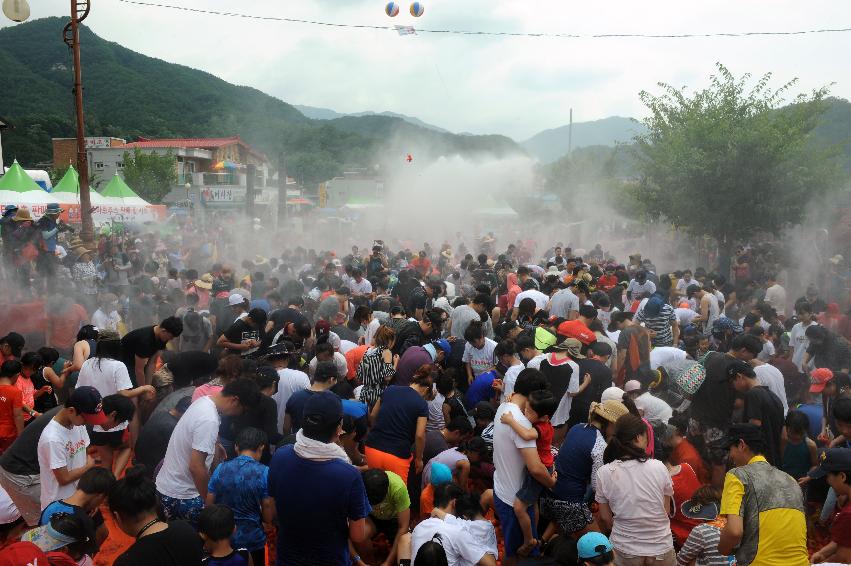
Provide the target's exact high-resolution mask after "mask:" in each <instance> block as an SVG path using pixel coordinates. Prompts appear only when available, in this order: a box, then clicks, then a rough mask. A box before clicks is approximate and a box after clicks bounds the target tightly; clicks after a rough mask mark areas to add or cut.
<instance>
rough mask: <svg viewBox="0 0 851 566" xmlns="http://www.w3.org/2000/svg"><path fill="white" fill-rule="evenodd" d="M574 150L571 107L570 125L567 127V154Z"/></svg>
mask: <svg viewBox="0 0 851 566" xmlns="http://www.w3.org/2000/svg"><path fill="white" fill-rule="evenodd" d="M572 151H573V108H571V109H570V125H569V126H568V127H567V155H568V156H570V154H571V152H572Z"/></svg>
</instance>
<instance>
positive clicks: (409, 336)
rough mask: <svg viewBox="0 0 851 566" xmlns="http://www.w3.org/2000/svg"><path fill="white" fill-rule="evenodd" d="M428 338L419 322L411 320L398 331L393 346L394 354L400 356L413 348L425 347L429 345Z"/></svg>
mask: <svg viewBox="0 0 851 566" xmlns="http://www.w3.org/2000/svg"><path fill="white" fill-rule="evenodd" d="M428 341H429V340H428V337H427V336H426V335H425V333H423V329H422V328H420V323H419V322H414V321H412V320H409V321H407V322H405V323H404V324H403V325H402V326H401V327H400V328H399V329H398V330H397V331H396V342H395V343H394V344H393V353H394V354H399V355H400V356H401V355H402V354H404V353H405V350H407V349H408V348H410V347H411V346H423V345H425V344H427V343H428Z"/></svg>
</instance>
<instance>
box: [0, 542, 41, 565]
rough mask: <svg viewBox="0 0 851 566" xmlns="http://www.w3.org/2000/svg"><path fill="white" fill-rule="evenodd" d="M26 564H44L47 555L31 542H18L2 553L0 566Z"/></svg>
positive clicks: (0, 553)
mask: <svg viewBox="0 0 851 566" xmlns="http://www.w3.org/2000/svg"><path fill="white" fill-rule="evenodd" d="M26 564H39V565H40V564H44V565H45V566H47V564H48V562H47V555H46V554H45V553H44V552H43V551H42V550H41V549H40V548H39V547H37V546H36V545H34V544H33V543H31V542H16V543H13V544H10V545H9V546H7V547H5V548H4V549H3V551H2V552H0V566H24V565H26Z"/></svg>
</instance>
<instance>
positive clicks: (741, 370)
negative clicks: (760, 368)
mask: <svg viewBox="0 0 851 566" xmlns="http://www.w3.org/2000/svg"><path fill="white" fill-rule="evenodd" d="M738 374H742V375H746V376H748V377H756V373H755V372H754V370H753V367H751V365H750V364H749V363H747V362H743V361H741V360H736V361H735V362H733V363H732V364H730V365H729V366H727V377H728V378H730V379H733V378H734V377H736V376H737V375H738Z"/></svg>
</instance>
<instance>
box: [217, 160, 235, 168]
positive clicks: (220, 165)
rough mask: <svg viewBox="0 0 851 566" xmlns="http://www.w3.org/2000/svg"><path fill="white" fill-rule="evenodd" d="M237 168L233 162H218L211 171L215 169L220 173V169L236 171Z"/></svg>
mask: <svg viewBox="0 0 851 566" xmlns="http://www.w3.org/2000/svg"><path fill="white" fill-rule="evenodd" d="M237 167H239V166H238V165H237V164H236V163H234V162H233V161H227V160H225V161H219V162H218V163H216V164H215V165H213V169H216V170H217V171H220V170H222V169H231V170H232V169H236V168H237Z"/></svg>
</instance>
